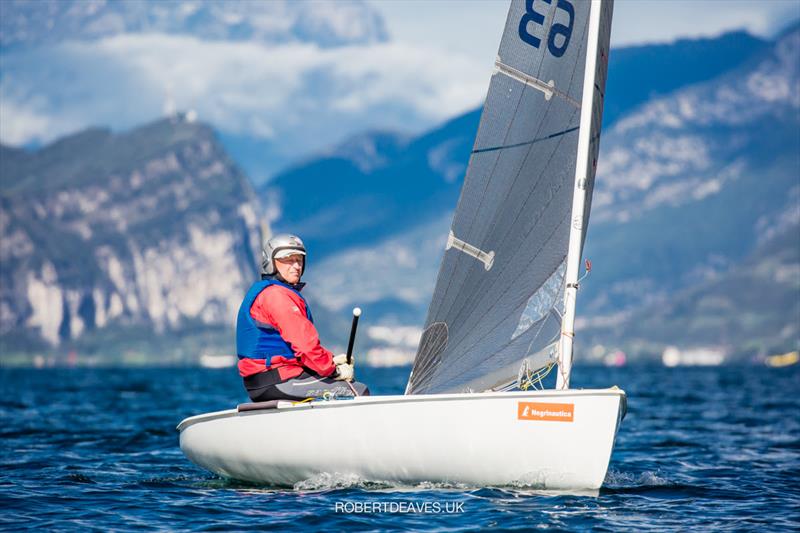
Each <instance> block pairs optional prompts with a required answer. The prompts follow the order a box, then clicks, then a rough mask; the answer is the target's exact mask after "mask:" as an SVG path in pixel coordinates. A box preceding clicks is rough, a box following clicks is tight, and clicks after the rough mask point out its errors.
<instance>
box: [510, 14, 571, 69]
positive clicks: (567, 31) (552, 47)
mask: <svg viewBox="0 0 800 533" xmlns="http://www.w3.org/2000/svg"><path fill="white" fill-rule="evenodd" d="M540 1H541V2H544V3H545V4H550V3H552V1H553V0H540ZM535 2H536V0H525V14H524V15H522V18H521V19H520V21H519V38H520V39H522V40H523V41H525V42H526V43H528V44H529V45H531V46H533V47H534V48H539V45H540V44H542V40H541V39H539V38H538V37H536V36H535V35H533V34H532V33H530V32H529V31H528V24H530V23H531V22H532V23H534V24H536V25H537V26H544V15H543V14H541V13H539V12H538V11H536V9H535V8H534V3H535ZM556 9H560V10H562V11H564V12H565V13H566V14H567V15H568V16H569V22H568V23H567V24H561V23H560V22H554V23H553V25H552V26H551V27H550V34H549V35H548V36H547V50H549V51H550V53H551V54H553V55H554V56H555V57H561V56H563V55H564V52H566V51H567V47H568V46H569V39H570V37H572V26H573V25H574V23H575V7H574V6H573V5H572V3H571V2H570V1H569V0H558V3H557V4H556ZM559 35H560V36H561V37H563V42H562V43H561V44H560V45H558V44H556V37H557V36H559Z"/></svg>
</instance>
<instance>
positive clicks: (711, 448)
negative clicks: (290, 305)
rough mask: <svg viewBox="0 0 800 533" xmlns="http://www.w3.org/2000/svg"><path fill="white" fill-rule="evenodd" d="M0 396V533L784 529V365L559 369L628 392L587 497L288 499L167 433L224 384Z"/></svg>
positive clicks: (799, 371)
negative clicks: (217, 468)
mask: <svg viewBox="0 0 800 533" xmlns="http://www.w3.org/2000/svg"><path fill="white" fill-rule="evenodd" d="M407 374H408V368H400V369H368V368H362V369H359V377H360V379H362V380H363V381H366V382H368V383H369V384H370V386H371V388H372V390H373V392H374V393H378V394H387V393H399V392H402V390H403V387H404V385H405V379H406V376H407ZM0 384H1V385H2V400H1V401H0V434H1V435H2V465H1V468H0V510H1V511H0V527H1V528H3V529H7V530H19V529H22V528H37V529H42V528H44V529H51V530H76V529H80V530H84V529H86V528H91V527H93V528H96V529H97V530H101V531H107V530H115V531H127V530H130V531H133V530H136V531H139V530H142V529H145V530H147V529H151V530H190V531H206V530H209V531H211V530H223V531H231V530H252V529H256V528H259V529H263V528H274V529H278V530H282V531H306V530H331V531H342V530H380V529H386V528H390V527H391V528H400V529H406V530H420V529H426V530H427V529H433V530H448V531H450V530H459V529H471V530H474V529H477V528H484V527H485V528H496V529H519V530H525V529H530V528H536V527H550V528H555V529H567V530H575V529H589V528H591V529H595V530H599V531H602V530H609V531H618V530H631V529H636V530H655V531H665V530H674V531H683V530H686V529H695V530H708V529H715V530H755V529H758V530H763V529H767V530H792V529H793V530H798V529H800V511H798V509H800V507H798V503H800V482H799V481H798V480H800V398H799V396H800V368H798V367H797V366H795V367H792V368H788V369H767V368H761V367H730V368H714V369H708V368H702V369H697V368H674V369H666V368H661V367H626V368H619V369H607V368H588V367H580V366H576V368H575V370H574V373H573V385H574V386H576V387H587V388H588V387H606V386H610V385H614V384H616V385H619V386H620V387H622V388H623V389H625V390H626V391H627V393H628V408H629V411H628V415H627V417H626V419H625V421H624V422H623V424H622V427H621V429H620V433H619V435H618V439H617V446H616V449H615V451H614V455H613V456H612V459H611V467H610V470H609V474H608V476H607V478H606V482H605V485H604V487H603V488H602V489H601V490H600V491H599V493H597V494H593V495H564V494H550V493H546V492H541V491H537V490H534V489H532V488H528V487H514V488H511V487H506V488H480V487H461V486H442V485H431V484H421V485H416V486H397V485H391V484H386V483H381V482H376V481H367V480H359V479H351V478H348V477H345V476H335V475H333V476H331V475H327V476H319V477H317V478H314V479H310V480H307V481H305V482H303V483H300V484H298V485H297V486H295V488H294V489H293V490H290V489H270V488H264V487H257V486H252V485H246V484H240V483H233V482H228V481H224V480H222V479H219V478H217V477H215V476H213V475H211V474H209V473H207V472H205V471H203V470H201V469H199V468H197V467H195V466H194V465H193V464H191V463H190V462H189V461H188V460H187V459H186V458H185V457H184V456H183V454H182V453H181V451H180V449H179V448H178V435H177V433H176V431H175V426H176V424H177V423H178V422H179V421H180V420H182V419H183V418H184V417H186V416H189V415H193V414H198V413H202V412H207V411H213V410H220V409H227V408H230V407H233V406H234V405H235V404H236V403H239V402H242V401H244V400H245V396H244V393H243V389H242V388H241V382H240V380H239V378H238V375H237V374H236V372H235V370H232V369H231V370H205V369H186V368H182V369H144V370H142V369H51V370H19V369H13V370H11V369H0ZM269 445H270V443H264V446H265V450H266V449H268V448H269ZM455 445H457V444H455ZM357 510H360V511H362V512H354V511H357ZM437 511H438V512H437Z"/></svg>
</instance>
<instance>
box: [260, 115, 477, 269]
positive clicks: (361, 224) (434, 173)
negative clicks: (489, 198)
mask: <svg viewBox="0 0 800 533" xmlns="http://www.w3.org/2000/svg"><path fill="white" fill-rule="evenodd" d="M479 119H480V114H479V111H474V112H471V113H467V114H465V115H462V116H460V117H458V118H456V119H453V120H451V121H448V122H447V123H445V124H444V125H443V126H441V127H439V128H437V129H435V130H433V131H431V132H429V133H426V134H424V135H421V136H420V137H417V138H415V139H412V140H408V139H407V138H405V137H403V136H400V135H397V134H391V133H372V134H367V135H364V136H359V137H356V138H353V139H350V140H348V141H347V142H346V143H345V144H343V145H341V146H339V147H338V148H336V149H333V150H331V151H332V152H333V154H331V155H323V156H322V157H319V158H314V159H312V160H310V161H307V162H305V163H302V164H300V165H297V166H295V167H292V168H290V169H288V170H287V171H285V172H283V173H281V174H279V175H278V176H276V177H275V179H274V180H272V181H271V182H269V183H268V184H266V185H264V186H262V187H260V188H259V189H258V193H259V195H260V196H261V197H262V199H263V201H264V202H265V203H266V204H267V205H269V206H272V207H273V211H274V212H278V211H279V213H280V214H279V215H278V216H277V219H276V220H275V221H274V227H275V230H276V231H292V232H296V233H299V234H301V235H303V238H304V239H305V240H306V241H307V244H308V245H309V247H311V248H313V249H314V253H315V255H317V256H320V257H323V256H326V255H328V254H331V253H335V252H336V251H338V250H341V249H343V248H347V247H351V246H367V245H370V244H374V243H377V242H379V241H382V240H383V239H385V238H387V237H389V236H391V235H392V234H396V233H401V232H404V231H405V230H407V229H408V228H409V227H410V226H413V225H417V224H424V223H427V222H429V221H431V220H433V219H437V218H439V217H440V215H441V213H442V209H443V208H444V209H446V210H449V209H452V207H453V206H454V205H455V201H456V199H457V198H458V193H459V191H460V189H461V179H462V176H463V173H464V171H465V170H466V166H467V160H468V159H469V153H470V150H471V149H472V143H473V141H474V138H475V131H476V129H477V127H478V120H479Z"/></svg>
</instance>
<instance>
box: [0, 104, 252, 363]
mask: <svg viewBox="0 0 800 533" xmlns="http://www.w3.org/2000/svg"><path fill="white" fill-rule="evenodd" d="M0 176H2V192H1V193H0V264H2V270H0V282H1V283H2V284H1V285H0V342H2V345H1V346H0V351H1V352H2V353H3V357H4V358H8V357H12V356H13V354H14V353H17V352H19V351H26V352H30V351H31V349H34V350H36V349H38V350H44V351H46V350H48V349H51V350H52V349H54V348H58V349H60V350H61V351H63V350H65V349H67V348H74V349H78V350H79V351H81V350H82V351H86V350H88V351H97V352H102V351H103V350H104V348H105V349H112V351H113V350H114V349H120V350H125V349H126V347H125V346H120V345H119V341H120V340H121V339H122V338H124V337H125V332H126V331H128V332H133V331H135V332H136V334H135V335H132V337H135V338H137V343H138V344H137V345H138V346H140V347H142V350H144V351H145V352H146V351H148V349H147V346H148V345H147V342H146V341H147V340H148V339H150V340H153V339H157V338H161V339H164V338H167V339H168V338H170V337H171V336H173V335H174V336H180V335H185V334H186V332H187V331H189V330H191V329H192V326H193V325H195V326H201V325H202V326H203V327H204V331H205V332H206V333H205V334H204V335H205V337H206V338H207V334H208V332H209V331H220V332H221V333H223V335H221V336H220V340H219V343H218V345H219V346H220V349H223V347H224V346H225V343H227V344H228V345H230V342H231V338H230V336H229V332H230V329H231V327H232V322H233V317H234V316H235V312H236V309H237V306H238V304H239V302H240V299H241V295H242V292H243V290H244V289H245V288H246V286H247V285H248V284H249V283H250V281H251V280H252V279H253V277H254V276H255V274H256V265H255V261H254V257H255V255H254V254H255V252H256V251H257V248H258V245H259V243H258V240H259V230H258V214H257V213H258V204H257V202H256V200H255V197H254V194H253V192H252V189H251V187H250V185H249V182H248V181H247V179H246V178H245V176H244V175H243V174H242V173H241V172H240V171H239V169H238V168H237V167H236V165H235V164H234V163H233V161H231V160H230V159H229V158H228V157H227V155H226V154H225V152H224V151H223V150H222V148H221V147H220V145H219V143H218V141H217V139H216V137H215V134H214V132H213V131H212V130H211V128H209V127H208V126H205V125H203V124H198V123H193V122H192V121H190V120H186V118H185V117H182V116H176V117H174V118H172V119H168V120H161V121H158V122H155V123H152V124H149V125H147V126H144V127H142V128H139V129H136V130H133V131H130V132H126V133H112V132H111V131H108V130H104V129H91V130H88V131H84V132H82V133H79V134H76V135H74V136H71V137H67V138H64V139H62V140H59V141H58V142H56V143H53V144H51V145H49V146H46V147H44V148H42V149H40V150H37V151H35V152H24V151H21V150H15V149H9V148H5V147H4V148H2V152H0ZM110 326H113V327H110ZM109 332H114V334H113V335H111V336H109ZM142 341H145V342H144V344H143V343H142ZM156 345H157V344H151V345H150V347H151V348H152V347H153V346H156ZM229 348H230V347H229ZM150 351H152V350H150ZM227 351H228V352H229V351H230V349H228V350H227Z"/></svg>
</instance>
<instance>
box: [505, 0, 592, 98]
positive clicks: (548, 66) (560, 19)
mask: <svg viewBox="0 0 800 533" xmlns="http://www.w3.org/2000/svg"><path fill="white" fill-rule="evenodd" d="M531 4H532V5H531V6H526V2H525V1H524V0H522V1H514V2H512V3H511V7H510V9H509V13H508V18H507V19H506V27H505V31H504V32H503V38H502V40H501V42H500V50H499V52H498V54H497V56H498V60H499V61H500V62H502V63H503V64H505V65H508V66H510V67H511V68H514V69H516V70H519V71H521V72H524V73H525V74H528V75H530V76H533V77H535V78H537V79H539V80H541V81H543V82H544V83H548V82H549V81H550V80H553V82H554V85H555V89H556V91H558V92H560V93H563V94H565V95H567V96H568V97H569V98H571V99H572V100H574V101H578V102H579V101H580V100H581V96H582V91H583V70H584V65H585V54H586V32H587V29H588V24H589V7H590V2H588V1H583V0H581V1H575V0H573V1H571V2H570V4H571V5H572V7H573V10H574V18H573V21H572V30H571V32H570V38H569V43H568V45H567V46H566V48H565V49H564V53H563V54H562V55H561V56H560V57H557V56H554V55H553V54H552V53H551V52H550V50H549V48H548V39H549V36H550V34H551V32H552V27H553V23H554V22H555V23H558V24H562V25H564V26H567V27H569V16H568V14H567V11H566V10H564V9H562V8H559V7H558V0H553V1H552V2H551V3H550V4H547V3H545V2H544V1H543V0H534V1H533V2H532V3H531ZM528 7H532V8H533V11H534V12H535V13H538V14H542V15H544V21H543V23H542V24H538V23H537V22H536V20H535V19H536V18H538V17H536V16H531V15H532V13H531V12H530V11H528ZM523 18H524V19H525V20H526V21H527V24H525V29H524V30H522V29H521V28H520V26H521V23H522V21H523ZM521 31H525V32H527V33H528V34H529V35H530V36H531V37H533V38H536V39H538V40H539V41H540V42H539V45H538V47H535V46H533V45H532V44H531V42H529V41H530V40H531V39H530V38H529V41H524V40H522V39H521V38H520V32H521ZM562 43H563V39H562V38H561V36H556V37H555V44H557V45H561V44H562ZM567 66H569V67H567Z"/></svg>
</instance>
